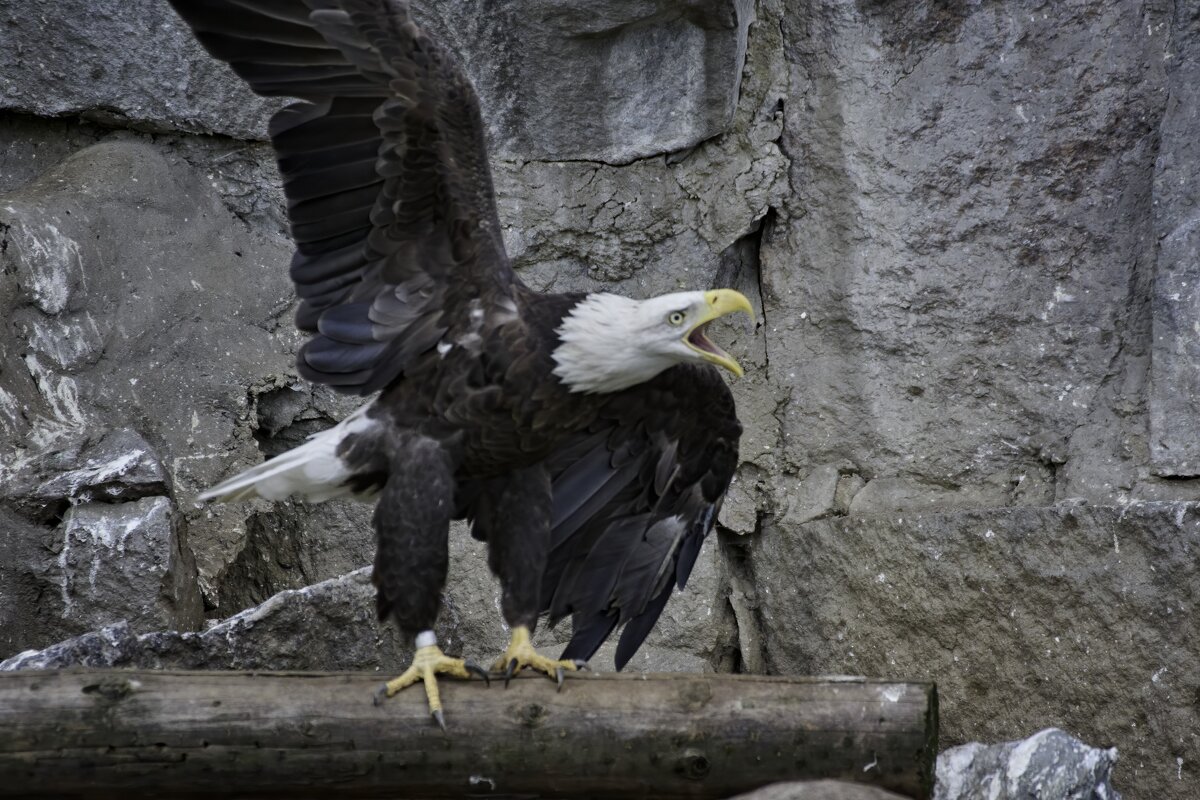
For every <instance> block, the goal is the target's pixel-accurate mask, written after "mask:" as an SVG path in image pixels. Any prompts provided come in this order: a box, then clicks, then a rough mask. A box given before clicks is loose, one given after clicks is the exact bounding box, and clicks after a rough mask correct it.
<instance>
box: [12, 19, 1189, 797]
mask: <svg viewBox="0 0 1200 800" xmlns="http://www.w3.org/2000/svg"><path fill="white" fill-rule="evenodd" d="M423 8H424V9H425V10H424V12H423V13H424V18H425V19H426V21H427V22H428V24H429V25H430V26H431V27H432V28H434V29H435V30H437V31H439V35H440V36H441V37H442V38H443V40H444V41H446V42H448V43H450V45H451V46H452V47H454V48H455V49H456V51H457V52H458V53H459V55H460V57H461V59H462V61H463V63H464V65H465V67H466V68H467V70H468V71H469V72H470V73H471V74H472V76H473V78H474V79H475V81H476V83H477V85H478V87H479V91H480V94H481V97H482V103H483V106H484V113H485V117H486V118H487V120H488V125H489V137H490V140H491V142H492V145H493V155H494V160H493V166H494V170H495V173H496V183H497V189H498V194H499V198H500V211H501V216H502V219H503V221H504V224H505V237H506V243H507V245H508V248H509V252H510V254H511V255H512V256H513V258H514V260H515V262H516V263H517V265H518V267H519V269H520V271H521V274H522V276H523V277H524V279H525V280H526V281H527V282H529V283H530V284H531V285H533V286H536V287H538V288H544V289H553V290H563V289H588V290H592V289H605V290H610V291H619V292H625V293H629V294H632V295H635V296H647V295H650V294H653V293H658V292H663V291H670V290H674V289H677V288H700V287H707V286H712V285H731V286H735V287H737V288H739V289H741V290H742V291H744V292H745V293H746V294H747V295H749V296H751V297H752V298H753V299H754V300H755V301H756V302H757V303H758V304H759V305H760V310H761V312H762V313H761V317H760V325H759V327H758V328H757V330H755V331H750V330H747V329H745V328H743V327H740V326H735V325H727V326H726V327H725V329H724V330H723V331H721V332H720V333H719V335H720V336H721V338H722V342H723V343H724V344H726V345H727V347H728V349H730V350H731V352H734V353H735V354H737V355H738V357H739V358H740V359H741V360H742V362H743V364H744V365H745V366H746V367H747V378H746V379H744V380H742V381H740V382H738V383H737V384H736V385H735V386H734V391H735V392H736V394H737V396H738V402H739V410H740V413H741V416H742V418H743V420H744V422H745V423H746V427H747V431H746V436H745V438H744V440H743V452H742V462H743V463H742V466H741V468H740V470H739V473H738V477H737V479H736V481H735V483H734V486H733V488H732V490H731V494H730V498H729V501H728V502H727V504H726V507H725V509H724V510H723V513H722V516H721V520H720V522H721V527H720V531H719V535H718V536H717V537H714V538H715V539H716V541H713V542H711V543H710V544H709V545H708V546H707V547H706V549H705V551H704V554H703V556H702V559H701V561H700V563H699V564H698V566H697V572H696V577H695V578H694V580H693V582H692V584H691V585H690V586H689V590H688V592H686V593H684V594H683V595H681V596H679V597H676V598H675V599H674V600H673V602H672V603H671V605H670V606H669V607H668V609H667V612H666V614H665V615H664V618H663V622H662V623H661V624H660V626H659V628H658V630H656V631H655V633H654V634H653V635H652V637H651V640H650V647H649V648H647V650H646V653H645V654H644V656H639V658H638V659H637V661H636V662H635V664H634V665H633V667H634V668H641V669H648V668H672V669H675V668H681V669H718V670H742V671H776V672H813V673H868V674H872V675H878V676H881V677H894V678H906V677H920V678H926V677H928V678H932V679H935V680H937V681H939V684H940V686H941V701H942V721H943V741H944V742H946V743H947V744H957V743H961V742H965V741H968V740H970V739H979V738H984V739H992V740H1003V739H1017V738H1022V737H1025V736H1028V735H1030V734H1032V733H1033V732H1035V731H1037V730H1040V729H1042V728H1045V727H1047V726H1050V725H1054V726H1057V727H1061V728H1063V729H1065V730H1067V731H1069V732H1070V733H1072V734H1075V735H1078V736H1080V737H1082V738H1083V739H1085V740H1087V741H1089V742H1092V743H1094V744H1100V745H1104V746H1110V745H1115V746H1116V747H1117V748H1118V751H1119V753H1120V760H1119V761H1118V763H1117V766H1116V773H1115V779H1114V782H1115V785H1116V786H1117V787H1118V788H1120V789H1121V790H1122V791H1125V792H1126V793H1127V794H1128V795H1129V796H1135V797H1137V796H1147V797H1150V796H1153V797H1181V798H1182V797H1191V796H1195V795H1196V794H1197V793H1198V792H1200V789H1198V788H1197V783H1196V779H1195V774H1196V768H1197V765H1198V764H1200V743H1198V742H1197V740H1196V738H1195V737H1196V725H1195V720H1196V718H1197V713H1198V709H1197V705H1196V698H1197V696H1200V695H1198V692H1200V673H1198V672H1197V667H1196V664H1195V659H1194V657H1193V656H1194V651H1195V642H1196V641H1197V635H1198V634H1200V630H1198V627H1200V626H1198V625H1197V623H1196V610H1197V602H1198V598H1197V596H1196V586H1198V585H1200V574H1198V572H1200V570H1198V568H1197V566H1196V554H1197V548H1200V517H1198V514H1200V511H1198V509H1197V506H1196V505H1195V501H1197V500H1200V477H1198V476H1200V466H1198V465H1200V404H1198V401H1197V398H1198V397H1200V366H1198V365H1200V344H1198V342H1200V335H1197V333H1196V331H1197V325H1198V323H1200V299H1198V297H1200V295H1198V294H1197V289H1196V286H1197V282H1198V281H1200V274H1198V273H1197V269H1198V267H1197V264H1198V263H1200V257H1198V255H1197V254H1198V252H1200V251H1198V249H1197V247H1198V245H1197V242H1200V239H1198V238H1197V236H1198V234H1197V231H1198V230H1200V207H1198V204H1197V189H1196V187H1197V182H1196V176H1197V173H1198V172H1200V150H1198V149H1197V144H1196V142H1197V141H1198V140H1200V137H1198V135H1197V134H1200V122H1198V120H1197V111H1196V109H1197V106H1198V101H1200V95H1198V90H1197V88H1196V87H1197V86H1200V75H1198V74H1197V67H1196V64H1197V58H1196V56H1197V55H1200V11H1197V10H1195V8H1193V7H1192V6H1191V5H1190V4H1186V3H1171V2H1167V1H1166V0H1160V1H1156V2H1134V1H1133V0H1121V1H1120V2H1116V3H1109V4H1101V5H1097V4H1095V3H1088V2H1083V0H1078V2H1064V3H1053V4H1051V3H1039V2H1021V3H992V2H984V3H972V4H945V3H937V2H922V1H921V0H905V1H904V2H890V3H877V2H858V3H846V2H832V0H803V1H802V2H794V3H786V4H785V3H783V2H782V0H759V1H758V2H757V3H751V2H749V0H709V1H708V2H704V3H695V2H684V1H683V0H656V1H655V2H624V1H623V0H611V2H605V3H600V4H592V5H590V6H589V7H588V10H587V11H586V12H585V11H581V10H578V9H575V8H574V6H571V7H570V8H568V6H567V5H563V4H561V3H555V2H551V0H520V2H513V3H508V4H505V5H504V7H503V9H502V10H501V11H499V12H497V13H495V14H477V13H475V11H476V8H475V6H474V5H473V4H470V3H467V2H465V0H455V2H445V3H436V4H434V3H427V4H426V5H425V6H423ZM0 21H2V22H3V23H4V24H3V25H0V49H2V50H3V51H4V52H5V53H9V54H15V57H14V58H12V61H11V64H10V66H9V67H6V69H5V70H4V71H3V72H2V73H0V143H2V144H3V146H2V147H0V328H2V333H0V658H4V657H6V656H12V655H15V654H17V653H18V652H20V651H23V650H29V649H36V648H42V647H45V646H47V645H50V644H52V643H53V642H56V641H58V640H60V639H64V638H67V637H71V636H76V635H79V634H86V633H87V632H88V631H90V630H93V629H98V628H101V627H103V626H106V625H107V626H109V627H107V628H105V629H104V632H102V633H97V634H92V635H90V637H89V636H84V638H83V639H81V640H76V641H75V643H74V644H72V645H71V646H69V647H67V648H66V650H64V649H62V648H59V649H58V650H55V651H54V653H53V654H52V655H47V656H37V657H35V656H29V655H27V656H24V657H22V659H17V660H15V661H14V662H12V663H24V664H32V663H46V664H59V663H70V662H71V661H72V660H75V661H79V660H89V659H90V663H124V664H132V663H141V664H161V665H171V664H174V665H188V666H194V665H204V664H208V665H211V666H222V665H229V664H243V665H245V664H253V665H255V666H264V667H270V666H273V665H276V666H287V667H289V668H296V667H304V666H309V667H313V668H333V667H337V668H353V667H358V668H380V669H385V670H386V669H394V668H395V667H396V666H397V665H398V662H399V660H400V659H401V658H402V657H403V650H404V648H403V645H402V644H401V643H398V642H396V641H395V640H394V637H392V635H391V633H390V632H387V631H379V630H378V629H373V628H372V623H371V622H370V620H371V615H370V608H369V606H370V591H369V587H368V586H367V584H366V583H365V581H364V580H363V574H362V573H360V572H355V570H357V569H358V568H360V567H361V566H362V565H364V564H367V563H369V561H370V559H371V556H372V543H371V536H370V531H369V526H368V520H369V516H368V510H367V509H364V508H362V507H359V506H355V505H352V504H339V503H329V504H324V505H321V506H314V507H306V506H301V505H296V504H291V503H281V504H274V505H271V504H266V503H252V504H247V505H243V506H237V507H200V506H198V505H196V504H195V503H194V500H193V498H194V497H195V495H196V493H197V492H198V491H199V490H200V489H201V488H203V487H204V486H206V485H209V484H211V483H212V482H214V481H215V480H218V479H219V478H221V477H223V476H227V475H230V474H232V473H233V472H235V471H237V470H239V469H242V468H244V467H246V466H248V465H250V464H253V463H257V462H258V461H260V460H261V459H262V458H263V457H264V456H269V455H274V454H276V453H278V452H281V451H282V450H284V449H286V448H288V447H290V446H292V445H294V444H296V443H298V442H299V441H301V440H302V439H303V437H304V436H306V435H308V434H309V433H312V432H313V431H316V430H319V429H321V428H323V427H325V426H327V425H329V424H330V423H331V422H333V421H334V420H336V419H338V418H340V417H341V416H342V415H344V414H346V413H348V411H349V410H350V409H351V408H352V407H353V405H354V404H353V402H352V401H348V400H347V399H345V398H341V397H338V396H336V395H334V394H332V393H331V392H328V391H325V390H323V389H320V388H314V387H311V386H309V385H307V384H305V383H303V382H301V381H299V380H298V379H297V376H296V373H295V370H294V368H293V366H292V360H293V357H294V353H295V350H296V348H297V346H298V344H299V342H300V338H299V336H298V334H296V333H295V331H294V330H293V329H292V327H291V324H290V315H291V310H292V302H293V301H292V296H291V292H290V287H289V285H288V283H287V279H286V269H285V265H286V263H287V259H288V257H289V245H288V239H287V236H286V231H285V224H284V221H283V211H282V202H281V197H280V194H279V192H278V189H277V185H276V176H275V174H274V167H273V163H272V157H271V153H270V150H269V147H268V146H267V145H265V144H264V142H263V132H264V130H265V121H266V119H267V118H268V117H269V115H270V113H271V112H272V111H273V110H274V108H276V107H278V105H279V104H278V103H277V102H274V101H266V100H262V99H258V98H254V97H253V96H252V95H249V94H248V93H247V92H246V90H245V89H244V88H243V87H242V86H241V84H240V83H239V82H238V81H237V80H236V79H234V78H233V77H232V75H231V74H230V73H228V71H227V70H225V69H224V68H223V67H221V66H220V65H218V64H216V63H215V62H213V61H212V60H211V59H209V58H208V57H207V56H205V55H204V54H203V52H202V51H201V50H200V49H199V48H198V47H197V46H196V45H195V44H194V42H192V40H191V39H190V38H189V36H188V35H187V33H186V31H184V30H183V28H182V26H181V25H180V24H178V23H177V22H176V21H175V20H174V18H173V17H172V16H171V14H170V12H169V9H167V7H166V4H165V3H161V2H158V1H157V0H134V1H133V2H127V3H112V2H99V3H95V2H93V3H82V2H79V0H0ZM452 547H453V566H452V580H453V585H452V586H451V587H449V588H448V590H447V595H446V612H445V614H443V619H442V622H441V626H442V638H443V640H444V641H447V642H449V643H450V647H451V648H452V649H454V650H461V651H463V652H466V653H468V654H469V655H472V656H474V657H476V658H478V659H480V660H487V659H489V658H490V657H491V656H493V655H494V654H495V653H496V652H498V651H499V650H500V649H501V648H502V646H503V642H504V639H505V634H504V631H503V630H502V627H501V626H500V624H499V621H498V614H497V611H496V589H495V585H494V582H493V581H492V580H491V578H490V576H488V574H487V569H486V564H485V559H484V557H483V552H482V549H481V547H480V546H479V545H478V543H476V542H474V541H473V540H471V539H469V537H467V536H465V534H464V533H463V532H462V531H461V530H460V531H457V532H456V534H455V536H454V537H453V542H452ZM339 576H344V577H340V578H339ZM322 581H331V582H328V583H321V584H320V587H314V589H312V590H307V591H306V592H300V593H295V592H293V593H292V594H287V595H282V596H280V597H275V598H273V599H271V600H270V602H267V603H266V605H262V606H260V607H259V608H258V609H256V610H255V611H253V612H247V613H245V614H239V615H238V616H236V617H233V618H232V619H230V620H227V621H226V622H224V623H221V624H220V625H217V626H215V627H213V624H212V623H213V622H215V621H216V620H218V619H221V618H225V617H230V616H231V615H234V614H237V612H241V611H242V610H243V609H247V608H250V607H252V606H258V605H259V604H262V603H264V601H267V600H268V598H271V597H272V596H273V595H276V593H278V592H280V591H284V590H299V589H301V588H302V587H306V586H309V585H312V584H318V583H320V582H322ZM122 621H123V622H122ZM206 621H207V622H206ZM114 625H115V627H113V626H114ZM206 626H207V627H206ZM298 630H308V631H317V630H320V631H327V633H326V634H325V635H326V636H327V639H326V641H327V642H328V643H331V644H330V646H328V647H314V648H307V647H304V646H303V644H302V643H303V637H298V636H297V633H296V631H298ZM371 630H375V631H376V632H377V633H378V635H379V637H380V638H378V639H370V640H369V641H362V642H360V643H359V644H358V645H357V646H352V643H350V642H349V641H348V640H347V638H352V639H355V640H356V641H357V639H358V638H365V637H369V636H371V634H370V633H369V631H371ZM163 631H172V633H160V632H163ZM358 633H361V636H357V634H358ZM566 635H567V632H566V630H565V629H564V630H553V631H546V632H543V633H542V637H541V638H542V641H543V642H546V643H554V642H558V641H562V640H563V639H565V638H566ZM341 642H345V645H341V644H336V645H335V644H332V643H341ZM72 648H74V649H72ZM72 654H74V655H72ZM38 658H42V659H43V660H42V661H38V660H37V659H38ZM603 660H604V661H606V660H607V656H605V657H604V658H603ZM10 665H11V664H10Z"/></svg>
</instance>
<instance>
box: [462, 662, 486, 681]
mask: <svg viewBox="0 0 1200 800" xmlns="http://www.w3.org/2000/svg"><path fill="white" fill-rule="evenodd" d="M463 666H464V667H466V668H467V672H469V673H471V674H472V675H478V676H479V677H481V678H483V682H484V684H486V685H487V686H491V685H492V679H491V678H489V677H488V674H487V671H486V670H485V669H484V668H483V667H481V666H479V665H478V664H476V663H475V662H474V661H464V662H463Z"/></svg>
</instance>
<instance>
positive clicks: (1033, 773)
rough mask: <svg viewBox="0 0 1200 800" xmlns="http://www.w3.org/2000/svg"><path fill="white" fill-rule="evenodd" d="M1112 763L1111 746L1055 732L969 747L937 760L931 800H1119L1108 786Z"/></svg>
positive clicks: (1113, 752)
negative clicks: (1090, 743)
mask: <svg viewBox="0 0 1200 800" xmlns="http://www.w3.org/2000/svg"><path fill="white" fill-rule="evenodd" d="M1116 761H1117V749H1116V748H1115V747H1111V748H1108V749H1100V748H1096V747H1090V746H1088V745H1086V744H1084V743H1083V742H1081V741H1079V740H1078V739H1076V738H1075V737H1074V736H1071V735H1070V734H1068V733H1064V732H1063V731H1060V730H1058V729H1057V728H1047V729H1046V730H1044V731H1039V732H1038V733H1035V734H1034V735H1033V736H1030V737H1029V738H1028V739H1024V740H1022V741H1017V742H1006V743H1004V744H996V745H991V746H987V745H982V744H979V743H978V742H972V743H971V744H964V745H962V746H960V747H952V748H950V749H949V750H946V751H945V752H943V753H941V754H940V755H939V756H938V760H937V785H936V786H935V787H934V791H933V798H934V800H976V798H979V800H983V798H1014V800H1015V799H1016V798H1023V797H1045V798H1051V797H1053V798H1056V800H1057V799H1058V798H1061V800H1120V798H1121V795H1120V794H1119V793H1118V792H1117V790H1116V789H1114V788H1113V786H1112V770H1113V766H1114V765H1115V764H1116Z"/></svg>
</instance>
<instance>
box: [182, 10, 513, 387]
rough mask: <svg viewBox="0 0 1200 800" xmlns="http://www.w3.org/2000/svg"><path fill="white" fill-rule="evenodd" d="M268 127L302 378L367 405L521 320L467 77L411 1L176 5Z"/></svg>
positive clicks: (477, 113) (482, 139) (481, 129)
mask: <svg viewBox="0 0 1200 800" xmlns="http://www.w3.org/2000/svg"><path fill="white" fill-rule="evenodd" d="M170 2H171V4H172V5H173V6H174V7H175V9H176V10H177V11H178V12H179V14H180V15H181V16H182V17H183V18H184V19H185V20H186V21H187V22H188V24H189V25H191V27H192V28H193V29H194V30H195V32H196V36H197V38H199V40H200V42H201V43H202V44H203V45H204V47H205V48H206V49H207V50H208V51H209V53H211V54H212V55H213V56H215V57H217V58H219V59H221V60H223V61H226V62H228V63H229V64H230V65H231V66H232V67H233V69H234V71H235V72H236V73H237V74H238V75H239V76H241V77H242V78H243V79H244V80H245V81H246V82H247V83H249V84H250V86H251V88H253V89H254V91H255V92H257V93H258V94H262V95H283V96H289V97H299V98H302V100H301V101H300V102H297V103H294V104H292V105H290V106H288V107H286V108H284V109H283V110H282V111H280V112H279V113H278V114H276V115H275V117H274V118H273V119H272V120H271V125H270V135H271V141H272V143H273V144H274V146H275V150H276V154H277V156H278V159H279V170H280V173H281V174H282V177H283V185H284V191H285V194H286V196H287V205H288V217H289V219H290V221H291V226H292V235H293V237H294V238H295V240H296V244H297V252H296V254H295V256H294V257H293V259H292V266H291V276H292V280H293V281H294V282H295V284H296V292H297V294H298V295H299V296H300V299H301V301H302V302H301V305H300V309H299V311H298V313H297V317H296V324H297V325H298V326H299V327H300V328H301V329H302V330H306V331H312V332H314V333H315V335H314V336H313V337H312V339H310V340H309V342H308V343H307V344H306V345H305V346H304V348H303V350H302V351H301V353H300V358H299V368H300V372H301V373H302V374H303V375H304V376H305V377H307V378H309V379H311V380H314V381H318V382H321V383H326V384H330V385H333V386H335V387H337V388H339V389H341V390H343V391H348V392H354V393H357V394H366V393H370V392H373V391H376V390H378V389H381V388H383V387H385V386H387V385H388V384H389V383H391V382H392V381H393V380H395V379H396V378H397V377H398V376H399V375H401V374H402V373H403V372H404V371H405V369H406V367H407V366H408V365H410V364H411V363H412V362H413V360H414V359H415V357H417V356H419V355H420V354H422V353H425V352H428V351H429V350H431V349H433V348H434V347H436V346H437V345H438V344H439V342H440V341H441V340H442V338H443V337H444V336H446V335H447V334H449V336H450V337H451V338H454V339H455V340H460V341H461V340H462V338H463V337H464V336H470V335H471V334H473V333H479V332H480V331H481V329H482V328H483V327H484V326H487V325H488V324H489V323H490V321H491V319H492V315H493V313H495V312H498V311H500V312H503V311H511V309H512V308H513V305H512V301H511V287H512V285H513V283H514V282H515V281H516V278H515V276H514V273H513V271H512V269H511V267H510V265H509V263H508V259H507V256H506V255H505V252H504V244H503V241H502V239H501V234H500V226H499V223H498V221H497V216H496V208H495V201H494V198H493V191H492V181H491V174H490V171H489V167H488V160H487V153H486V150H485V143H484V134H483V125H482V122H481V120H480V115H479V104H478V101H477V99H476V97H475V93H474V90H473V89H472V88H471V84H470V81H468V80H467V79H466V77H465V76H464V75H463V74H462V72H461V71H460V70H459V69H458V67H457V66H455V65H454V64H453V63H452V62H451V61H450V59H449V57H448V56H447V54H446V53H445V52H444V51H443V50H442V49H441V48H440V47H439V46H438V45H437V44H436V43H435V42H434V41H433V40H431V39H430V38H429V37H428V36H426V35H425V34H424V33H423V32H422V31H421V30H420V29H419V28H418V27H417V26H416V25H415V24H414V23H413V22H412V20H411V17H410V15H409V9H408V4H407V3H406V2H402V0H304V2H303V4H299V3H296V2H294V0H289V1H285V0H170Z"/></svg>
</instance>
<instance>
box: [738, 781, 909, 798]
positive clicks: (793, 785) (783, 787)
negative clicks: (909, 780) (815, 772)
mask: <svg viewBox="0 0 1200 800" xmlns="http://www.w3.org/2000/svg"><path fill="white" fill-rule="evenodd" d="M901 797H902V796H901V795H898V794H895V793H893V792H889V791H887V790H885V789H880V788H879V787H877V786H867V785H866V784H862V783H848V782H846V781H792V782H789V783H773V784H771V785H770V786H764V787H762V788H761V789H755V790H754V791H753V792H746V793H745V794H739V795H736V796H734V797H731V798H729V800H901Z"/></svg>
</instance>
